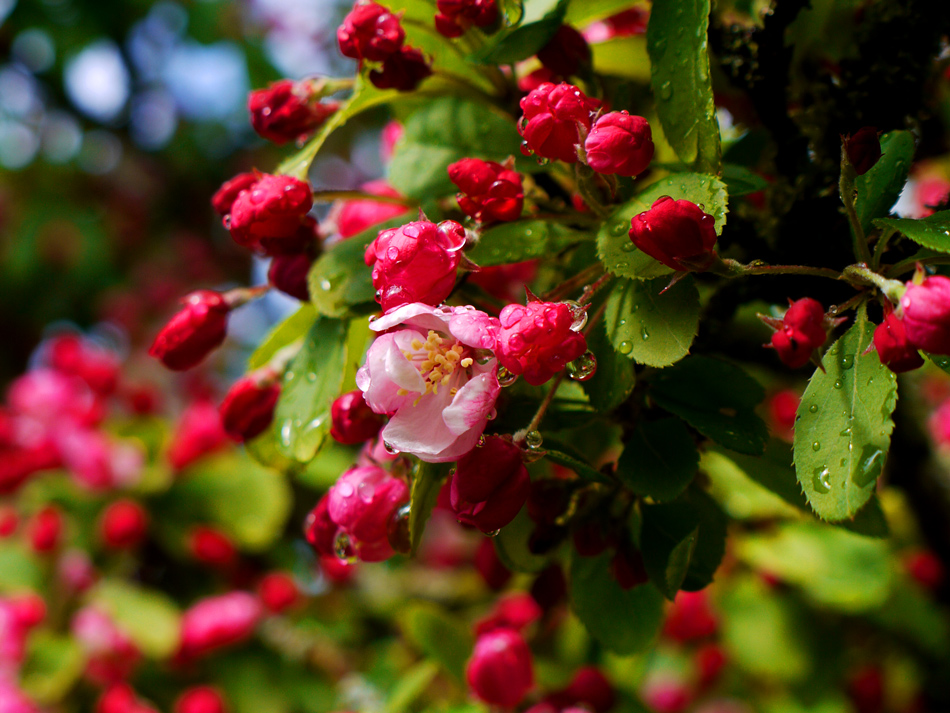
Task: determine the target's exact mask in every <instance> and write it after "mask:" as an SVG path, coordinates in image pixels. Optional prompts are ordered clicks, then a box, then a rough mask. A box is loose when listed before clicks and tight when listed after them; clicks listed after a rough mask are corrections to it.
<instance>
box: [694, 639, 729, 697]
mask: <svg viewBox="0 0 950 713" xmlns="http://www.w3.org/2000/svg"><path fill="white" fill-rule="evenodd" d="M693 661H694V663H695V665H696V672H697V673H698V678H699V687H700V688H701V689H706V688H709V687H710V686H712V685H713V684H714V683H716V681H718V680H719V676H720V675H721V674H722V670H723V669H724V668H725V666H726V663H728V658H727V657H726V652H725V651H724V650H723V648H722V647H721V646H720V645H719V644H704V645H703V646H700V647H699V648H698V649H696V654H695V656H694V659H693Z"/></svg>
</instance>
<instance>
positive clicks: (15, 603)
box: [7, 592, 46, 630]
mask: <svg viewBox="0 0 950 713" xmlns="http://www.w3.org/2000/svg"><path fill="white" fill-rule="evenodd" d="M7 604H8V605H9V606H10V611H11V612H12V613H13V618H14V619H15V620H16V622H17V624H18V625H19V626H20V627H21V628H23V629H26V630H29V629H32V628H33V627H35V626H38V625H39V624H40V623H42V621H43V620H44V619H45V618H46V602H44V601H43V597H41V596H40V595H39V594H34V593H33V592H27V593H25V594H18V595H15V596H12V597H10V598H9V599H7Z"/></svg>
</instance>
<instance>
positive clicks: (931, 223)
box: [874, 210, 950, 253]
mask: <svg viewBox="0 0 950 713" xmlns="http://www.w3.org/2000/svg"><path fill="white" fill-rule="evenodd" d="M874 225H876V226H878V227H879V228H884V227H886V228H894V230H897V231H899V232H901V233H903V234H904V235H906V236H907V237H908V238H910V239H911V240H913V241H914V242H915V243H917V244H918V245H922V246H923V247H925V248H930V249H931V250H936V251H937V252H941V253H950V210H942V211H940V212H939V213H934V214H933V215H930V216H927V217H926V218H921V219H920V220H913V219H912V218H878V219H877V220H875V221H874Z"/></svg>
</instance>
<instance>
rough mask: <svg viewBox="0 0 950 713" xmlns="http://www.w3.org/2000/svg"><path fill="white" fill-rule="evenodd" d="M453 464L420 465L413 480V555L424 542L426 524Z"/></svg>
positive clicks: (411, 537)
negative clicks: (423, 535)
mask: <svg viewBox="0 0 950 713" xmlns="http://www.w3.org/2000/svg"><path fill="white" fill-rule="evenodd" d="M451 467H452V464H451V463H419V467H418V469H417V470H416V472H415V474H414V475H413V478H412V487H411V489H410V493H409V497H410V508H409V542H410V546H411V548H412V549H411V554H415V553H416V550H417V549H418V547H419V543H420V542H422V534H423V533H424V532H425V527H426V522H427V521H428V519H429V516H430V515H431V514H432V508H434V507H435V503H436V501H437V500H438V499H439V490H440V489H441V488H442V482H443V481H444V480H445V478H446V476H447V475H448V474H449V470H450V469H451Z"/></svg>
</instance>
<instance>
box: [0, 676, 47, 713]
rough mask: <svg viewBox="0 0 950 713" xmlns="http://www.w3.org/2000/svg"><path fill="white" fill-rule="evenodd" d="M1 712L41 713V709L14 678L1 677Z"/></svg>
mask: <svg viewBox="0 0 950 713" xmlns="http://www.w3.org/2000/svg"><path fill="white" fill-rule="evenodd" d="M0 713H40V709H39V708H37V707H36V705H35V704H34V703H33V702H32V701H31V700H30V699H29V698H27V697H26V695H25V694H24V693H23V692H22V691H21V690H20V689H19V688H17V687H16V684H15V683H14V682H13V681H12V680H6V679H4V678H2V677H0Z"/></svg>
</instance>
